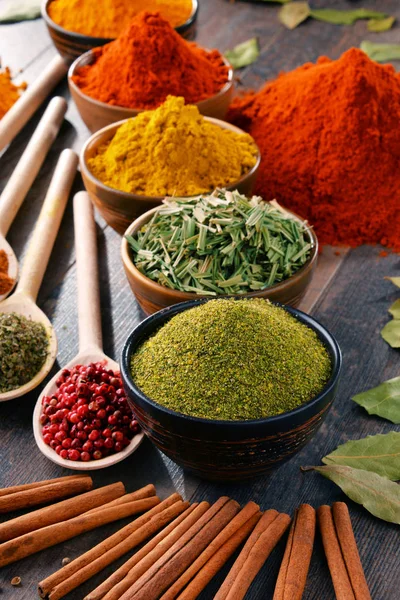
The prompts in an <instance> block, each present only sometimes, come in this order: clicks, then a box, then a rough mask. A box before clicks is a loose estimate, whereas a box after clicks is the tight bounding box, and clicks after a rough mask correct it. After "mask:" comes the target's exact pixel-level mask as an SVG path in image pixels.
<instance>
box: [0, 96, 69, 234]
mask: <svg viewBox="0 0 400 600" xmlns="http://www.w3.org/2000/svg"><path fill="white" fill-rule="evenodd" d="M67 107H68V104H67V102H66V101H65V100H64V98H60V97H56V98H53V99H52V100H51V101H50V103H49V105H48V107H47V108H46V112H45V113H44V115H43V117H42V118H41V119H40V122H39V125H38V126H37V127H36V129H35V131H34V134H33V135H32V137H31V139H30V142H29V143H28V145H27V147H26V148H25V150H24V152H23V154H22V156H21V158H20V159H19V161H18V164H17V166H16V167H15V169H14V171H13V173H12V175H11V177H10V179H9V180H8V183H7V185H6V187H5V188H4V190H3V192H2V194H1V196H0V233H2V234H3V235H4V237H5V236H6V235H7V232H8V230H9V228H10V225H11V223H12V222H13V220H14V218H15V215H16V214H17V212H18V210H19V209H20V206H21V204H22V202H23V201H24V199H25V197H26V195H27V193H28V192H29V189H30V187H31V185H32V183H33V182H34V181H35V179H36V176H37V174H38V172H39V170H40V168H41V166H42V164H43V162H44V159H45V158H46V155H47V152H48V151H49V149H50V146H51V145H52V143H53V142H54V140H55V138H56V136H57V133H58V132H59V129H60V127H61V123H62V122H63V118H64V115H65V113H66V110H67Z"/></svg>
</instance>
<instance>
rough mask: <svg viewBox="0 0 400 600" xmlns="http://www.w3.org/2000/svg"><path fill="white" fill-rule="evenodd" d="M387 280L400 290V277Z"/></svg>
mask: <svg viewBox="0 0 400 600" xmlns="http://www.w3.org/2000/svg"><path fill="white" fill-rule="evenodd" d="M399 52H400V46H399ZM385 279H387V280H388V281H391V282H392V283H394V285H397V287H399V288H400V277H385Z"/></svg>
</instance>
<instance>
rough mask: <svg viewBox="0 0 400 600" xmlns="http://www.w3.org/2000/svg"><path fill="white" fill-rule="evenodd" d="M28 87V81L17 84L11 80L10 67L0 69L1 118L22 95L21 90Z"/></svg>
mask: <svg viewBox="0 0 400 600" xmlns="http://www.w3.org/2000/svg"><path fill="white" fill-rule="evenodd" d="M25 89H26V83H22V84H21V85H15V84H14V83H13V82H12V80H11V73H10V69H8V68H7V67H6V68H5V69H3V70H0V119H2V118H3V117H4V115H5V114H6V112H7V111H8V110H10V108H11V107H12V105H13V104H14V103H15V102H16V101H17V100H18V98H19V97H20V94H21V91H22V90H25Z"/></svg>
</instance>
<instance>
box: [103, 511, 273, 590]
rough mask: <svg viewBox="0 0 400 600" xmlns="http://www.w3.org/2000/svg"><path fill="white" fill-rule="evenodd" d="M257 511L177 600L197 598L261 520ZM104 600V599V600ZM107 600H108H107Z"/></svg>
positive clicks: (201, 570)
mask: <svg viewBox="0 0 400 600" xmlns="http://www.w3.org/2000/svg"><path fill="white" fill-rule="evenodd" d="M261 515H262V513H261V512H260V511H259V512H258V513H256V514H255V515H253V516H252V517H251V519H249V520H248V521H246V523H245V524H244V525H242V526H241V528H240V529H238V531H237V532H236V533H235V534H234V535H233V536H232V537H231V538H229V540H227V541H226V542H225V544H224V545H223V546H221V548H220V549H219V550H218V551H217V552H216V553H215V554H214V556H212V557H211V558H210V560H209V561H208V562H207V563H206V564H205V565H204V566H203V567H202V568H201V569H200V571H199V572H198V573H197V575H196V576H195V577H194V578H193V579H192V581H191V582H190V583H189V585H188V586H187V587H186V588H185V589H184V590H183V592H182V593H181V594H180V595H179V596H178V598H177V600H195V598H197V596H198V595H199V594H200V593H201V592H202V591H203V590H204V588H205V587H206V586H207V585H208V584H209V583H210V581H211V579H212V578H213V577H214V576H215V575H216V574H217V573H218V571H220V570H221V569H222V567H223V566H224V564H225V563H226V562H227V561H228V560H229V558H230V557H231V556H232V554H233V553H234V552H235V550H237V549H238V548H239V546H240V544H241V543H242V542H244V540H245V539H246V538H247V537H248V536H249V535H250V533H251V532H252V531H253V529H254V527H255V526H256V525H257V523H258V521H259V520H260V518H261ZM104 600H105V599H104ZM107 600H108V599H107Z"/></svg>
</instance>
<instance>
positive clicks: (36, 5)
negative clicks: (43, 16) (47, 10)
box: [0, 0, 41, 23]
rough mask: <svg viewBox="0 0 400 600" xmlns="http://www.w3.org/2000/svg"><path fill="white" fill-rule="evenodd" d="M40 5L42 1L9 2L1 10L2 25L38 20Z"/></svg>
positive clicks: (12, 0) (21, 0) (14, 0)
mask: <svg viewBox="0 0 400 600" xmlns="http://www.w3.org/2000/svg"><path fill="white" fill-rule="evenodd" d="M40 5H41V0H9V1H8V2H6V3H5V4H3V5H2V6H1V8H0V23H10V22H13V21H14V22H16V21H28V20H30V19H37V18H38V17H40Z"/></svg>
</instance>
